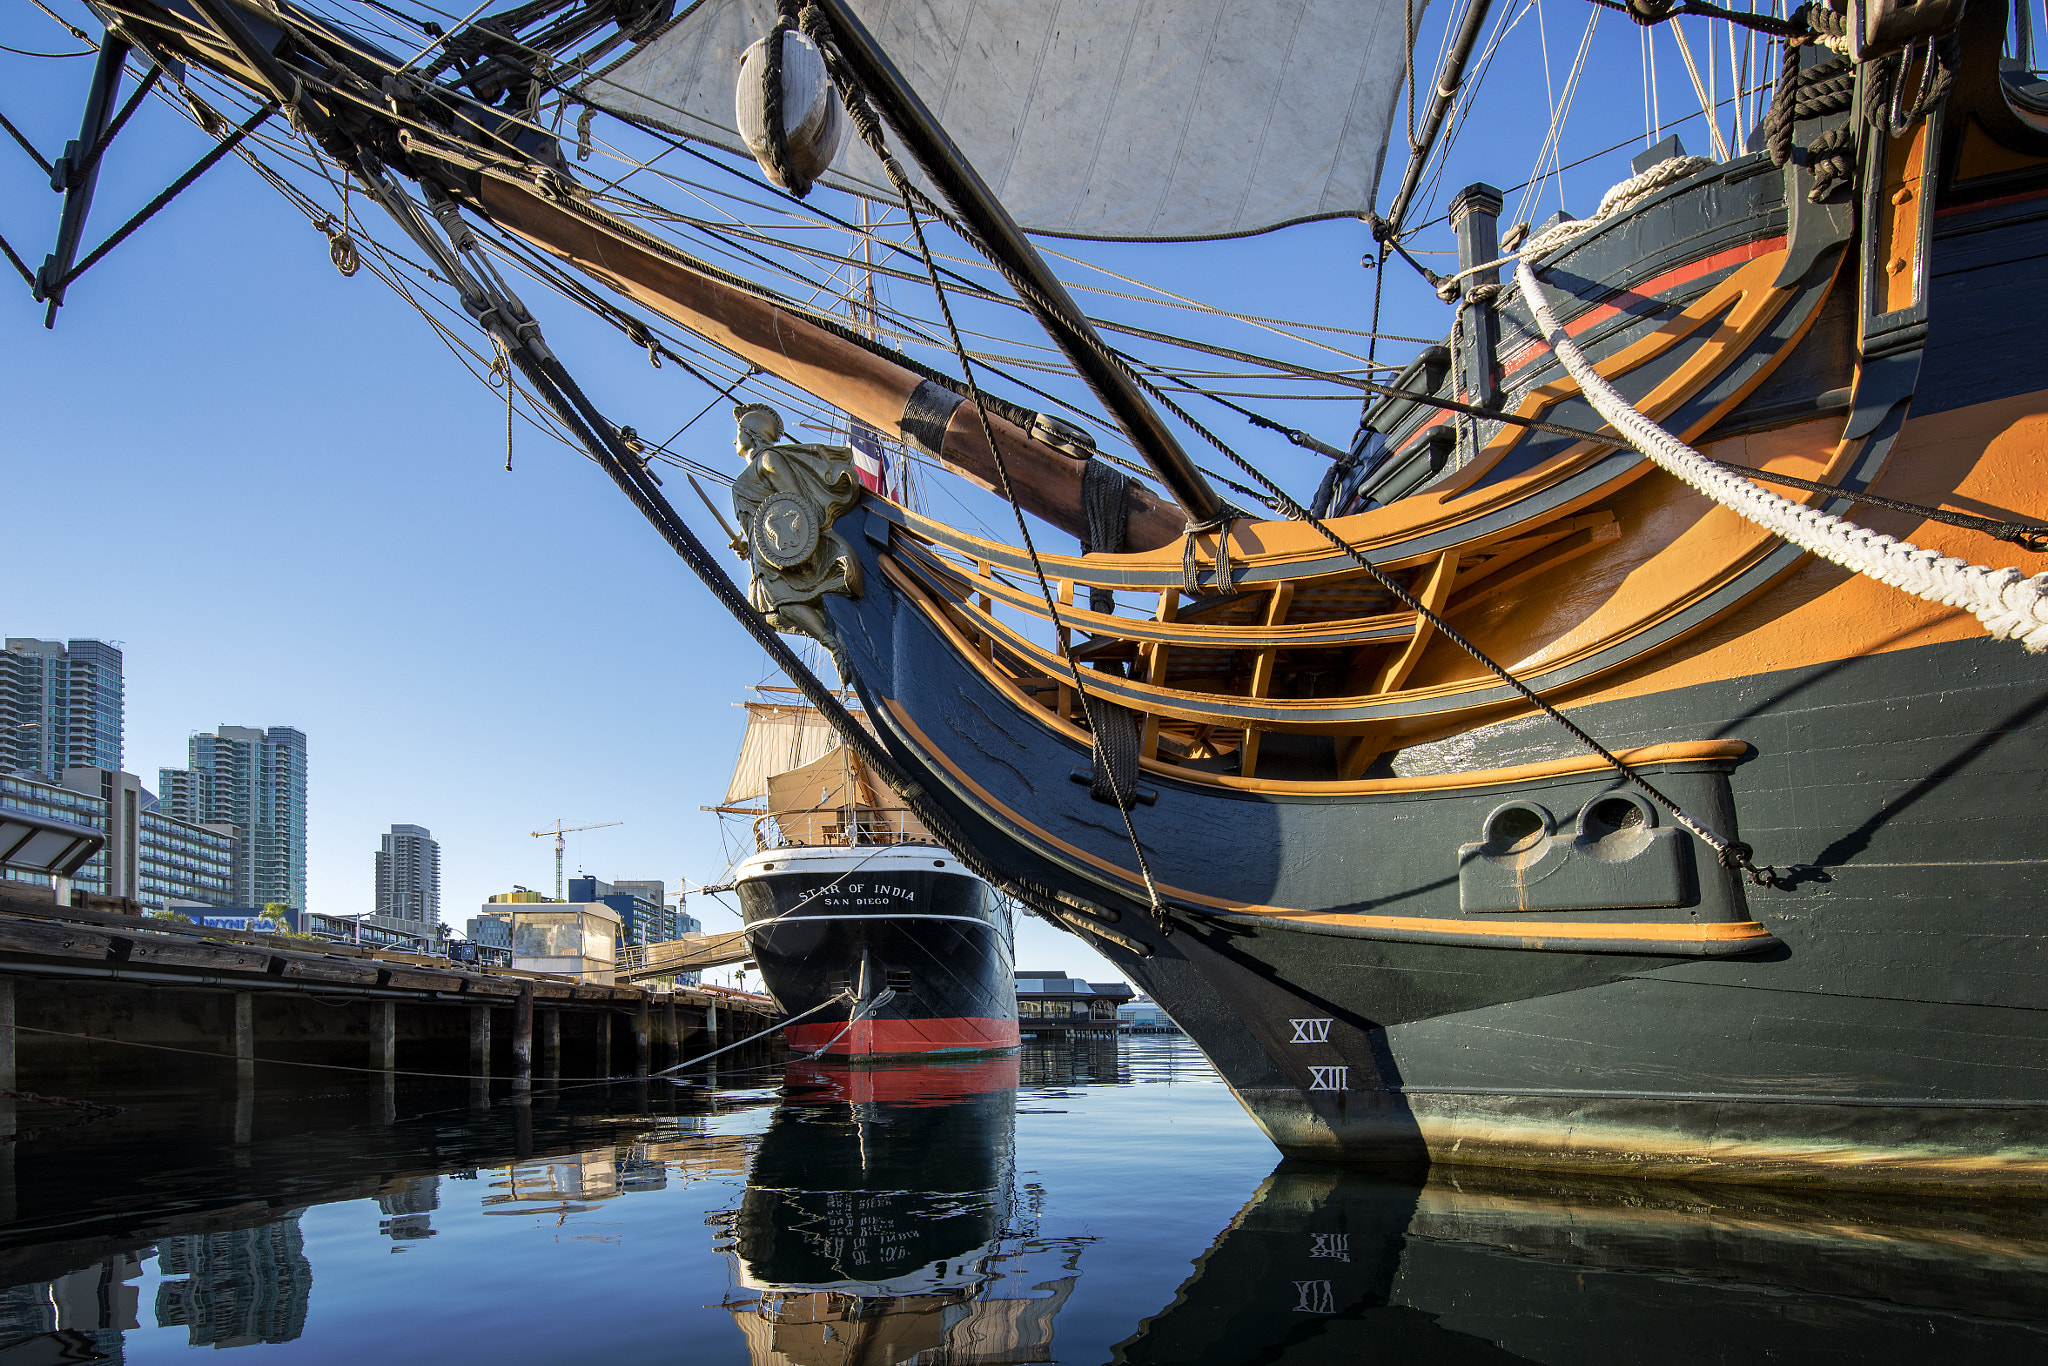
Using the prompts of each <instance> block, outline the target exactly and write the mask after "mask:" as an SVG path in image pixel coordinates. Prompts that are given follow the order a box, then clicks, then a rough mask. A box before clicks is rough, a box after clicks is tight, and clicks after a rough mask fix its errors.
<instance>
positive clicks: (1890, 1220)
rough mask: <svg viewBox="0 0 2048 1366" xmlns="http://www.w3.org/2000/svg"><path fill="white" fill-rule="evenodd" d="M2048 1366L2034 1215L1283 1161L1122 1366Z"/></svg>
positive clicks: (2043, 1258)
mask: <svg viewBox="0 0 2048 1366" xmlns="http://www.w3.org/2000/svg"><path fill="white" fill-rule="evenodd" d="M1767 1359H1768V1360H1780V1361H1793V1362H1829V1361H1838V1360H1839V1361H1843V1362H1850V1361H1855V1362H1888V1361H1923V1360H1952V1361H1968V1362H1971V1363H1973V1364H1974V1363H1982V1362H1993V1361H1996V1362H2005V1361H2012V1362H2032V1363H2039V1362H2041V1361H2043V1360H2048V1226H2044V1223H2043V1208H2042V1207H2041V1206H2039V1205H2020V1206H2018V1207H2013V1206H2010V1205H2008V1206H2005V1207H2002V1208H2001V1207H1997V1206H1992V1207H1986V1208H1981V1209H1972V1208H1971V1207H1970V1206H1969V1205H1967V1204H1961V1203H1944V1204H1943V1205H1941V1206H1938V1207H1937V1206H1931V1205H1926V1204H1921V1203H1918V1202H1912V1203H1888V1202H1880V1201H1872V1200H1868V1199H1858V1200H1847V1201H1844V1200H1838V1199H1831V1198H1828V1197H1826V1196H1817V1195H1814V1194H1812V1193H1810V1192H1808V1193H1803V1194H1802V1193H1795V1192H1781V1191H1772V1190H1768V1189H1763V1188H1742V1187H1734V1186H1725V1185H1701V1186H1680V1185H1672V1184H1665V1183H1626V1182H1616V1183H1612V1184H1606V1183H1601V1184H1593V1183H1585V1182H1578V1181H1570V1182H1563V1181H1558V1180H1554V1179H1550V1178H1545V1177H1542V1176H1536V1175H1514V1174H1509V1173H1505V1172H1477V1171H1466V1172H1459V1173H1457V1174H1455V1175H1451V1174H1447V1173H1445V1172H1444V1171H1442V1170H1440V1171H1439V1172H1438V1173H1436V1174H1434V1175H1432V1176H1431V1177H1430V1178H1429V1179H1427V1180H1426V1181H1423V1182H1419V1183H1416V1182H1406V1181H1399V1180H1389V1179H1387V1178H1384V1177H1375V1176H1372V1175H1370V1174H1366V1173H1362V1172H1356V1171H1344V1170H1340V1169H1337V1168H1331V1167H1322V1166H1310V1165H1306V1164H1295V1163H1292V1162H1286V1163H1282V1164H1281V1166H1280V1168H1279V1169H1278V1170H1277V1171H1275V1172H1274V1173H1273V1175H1272V1176H1270V1177H1268V1178H1267V1180H1266V1182H1265V1183H1264V1185H1262V1186H1261V1187H1260V1188H1259V1191H1258V1194H1256V1195H1255V1196H1253V1197H1252V1200H1251V1202H1250V1203H1249V1204H1248V1205H1246V1206H1245V1208H1244V1210H1243V1212H1242V1213H1241V1214H1239V1216H1238V1217H1237V1219H1236V1220H1235V1221H1233V1222H1232V1224H1231V1226H1230V1227H1229V1228H1228V1229H1226V1230H1225V1231H1224V1232H1223V1233H1222V1235H1221V1236H1219V1237H1218V1238H1217V1240H1216V1242H1215V1244H1214V1246H1212V1247H1211V1248H1210V1249H1209V1251H1208V1252H1206V1253H1205V1254H1203V1255H1202V1257H1201V1258H1200V1259H1199V1260H1198V1261H1197V1263H1196V1266H1195V1271H1194V1274H1193V1275H1191V1276H1190V1277H1189V1278H1188V1279H1187V1282H1186V1284H1184V1285H1183V1286H1182V1287H1181V1288H1180V1292H1179V1293H1178V1294H1177V1295H1176V1296H1175V1297H1174V1300H1173V1302H1172V1304H1171V1305H1170V1306H1168V1307H1167V1308H1166V1309H1164V1310H1163V1311H1161V1312H1159V1313H1157V1314H1155V1315H1153V1316H1152V1317H1150V1318H1148V1319H1146V1320H1145V1321H1144V1322H1143V1323H1142V1324H1140V1325H1139V1326H1138V1329H1137V1331H1136V1332H1135V1333H1134V1334H1132V1336H1131V1337H1130V1338H1128V1339H1127V1340H1125V1341H1124V1342H1122V1343H1120V1344H1118V1345H1117V1347H1116V1349H1115V1354H1114V1357H1113V1360H1114V1361H1116V1362H1118V1363H1128V1366H1166V1363H1173V1366H1206V1364H1209V1363H1213V1364H1214V1366H1225V1364H1226V1363H1228V1364H1229V1366H1237V1364H1238V1363H1243V1362H1250V1361H1259V1362H1267V1363H1280V1364H1282V1366H1287V1364H1294V1363H1311V1362H1313V1363H1321V1362H1336V1361H1360V1360H1388V1361H1394V1360H1406V1361H1427V1362H1431V1363H1464V1362H1470V1363H1489V1362H1511V1361H1540V1362H1580V1361H1586V1362H1625V1361H1656V1362H1659V1363H1679V1362H1744V1361H1762V1360H1767Z"/></svg>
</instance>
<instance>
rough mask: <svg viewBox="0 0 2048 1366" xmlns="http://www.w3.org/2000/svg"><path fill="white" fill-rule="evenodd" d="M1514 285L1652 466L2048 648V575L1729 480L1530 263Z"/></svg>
mask: <svg viewBox="0 0 2048 1366" xmlns="http://www.w3.org/2000/svg"><path fill="white" fill-rule="evenodd" d="M1515 284H1516V286H1517V287H1518V288H1519V289H1520V290H1521V294H1522V301H1523V302H1524V303H1525V304H1526V305H1527V306H1528V308H1529V311H1530V313H1531V314H1533V315H1534V316H1535V319H1536V325H1537V327H1538V328H1540V329H1541V330H1542V332H1543V334H1544V336H1545V337H1546V338H1548V340H1549V343H1550V348H1551V350H1552V351H1554V352H1555V353H1556V354H1557V358H1558V359H1559V360H1560V361H1562V362H1563V363H1564V367H1565V369H1566V370H1567V371H1568V372H1570V374H1571V377H1572V378H1573V379H1574V380H1576V381H1578V384H1579V388H1580V390H1581V391H1582V392H1583V393H1584V394H1585V395H1586V398H1587V400H1588V401H1589V402H1591V403H1592V405H1593V407H1594V408H1595V409H1596V410H1598V412H1599V414H1600V416H1601V417H1603V418H1605V419H1606V420H1607V421H1608V423H1609V424H1611V425H1612V426H1613V427H1614V429H1615V430H1616V431H1617V432H1619V433H1620V434H1621V436H1622V438H1623V439H1624V440H1626V441H1627V442H1628V444H1630V445H1632V446H1634V447H1635V448H1636V449H1637V450H1639V451H1641V452H1642V453H1643V454H1644V455H1647V456H1648V457H1649V458H1650V459H1651V460H1652V461H1654V462H1655V463H1656V465H1657V466H1658V468H1660V469H1662V470H1664V471H1665V472H1667V473H1669V474H1671V475H1672V476H1674V477H1675V478H1677V479H1679V480H1680V481H1682V482H1683V483H1685V484H1687V485H1688V486H1690V487H1692V488H1694V489H1696V490H1698V491H1699V492H1701V493H1703V494H1705V495H1706V496H1707V497H1709V498H1711V499H1713V500H1714V501H1715V502H1716V503H1719V504H1720V505H1721V506H1722V507H1725V508H1727V509H1729V510H1730V511H1732V512H1734V513H1736V514H1737V515H1739V516H1741V517H1744V518H1746V519H1748V520H1749V521H1751V522H1754V523H1756V524H1757V525H1758V526H1760V527H1763V528H1764V529H1765V530H1767V531H1769V532H1771V533H1772V534H1773V535H1776V536H1779V537H1782V538H1783V539H1784V540H1786V541H1789V542H1791V543H1792V544H1793V545H1796V546H1798V547H1799V548H1800V549H1801V550H1805V551H1809V552H1811V553H1812V554H1815V555H1818V556H1820V557H1821V558H1822V559H1824V560H1828V561H1831V562H1833V563H1835V564H1838V565H1841V566H1842V567H1843V568H1844V569H1848V570H1850V571H1852V572H1854V573H1858V574H1862V575H1865V576H1866V577H1869V578H1873V579H1876V580H1877V581H1878V582H1879V583H1884V584H1889V585H1891V586H1892V587H1894V588H1898V589H1902V590H1904V591H1905V592H1908V593H1911V594H1912V595H1913V596H1915V597H1917V598H1922V599H1925V600H1926V601H1928V602H1936V603H1940V604H1942V605H1943V606H1945V607H1960V608H1962V609H1964V610H1965V611H1967V612H1969V613H1970V614H1971V615H1972V616H1974V617H1976V618H1977V620H1978V621H1980V622H1982V623H1983V625H1984V629H1985V630H1986V631H1987V632H1988V633H1989V634H1990V635H1991V637H1992V638H1993V639H1994V640H2018V641H2019V642H2020V643H2021V644H2022V645H2024V646H2025V647H2026V649H2027V651H2028V652H2029V653H2030V654H2038V653H2040V652H2041V651H2042V650H2044V649H2048V574H2039V575H2035V576H2034V577H2033V578H2028V577H2027V576H2026V575H2024V574H2022V573H2021V572H2020V571H2019V570H2017V569H1991V568H1987V567H1985V566H1983V565H1975V564H1969V563H1966V562H1965V561H1963V560H1959V559H1954V558H1952V557H1949V556H1944V555H1942V554H1941V553H1940V552H1939V551H1934V550H1926V549H1923V548H1921V547H1920V546H1916V545H1913V544H1911V543H1910V542H1907V541H1901V540H1897V539H1895V538H1893V537H1890V536H1885V535H1882V534H1880V533H1878V532H1875V531H1871V530H1869V529H1868V528H1866V527H1860V526H1857V525H1856V524H1855V523H1853V522H1848V521H1845V520H1843V519H1842V518H1840V517H1835V516H1832V515H1830V514H1828V513H1825V512H1822V511H1821V510H1820V509H1818V508H1812V507H1806V506H1804V505H1802V504H1799V503H1794V502H1791V501H1789V500H1787V499H1784V498H1780V497H1779V496H1778V495H1777V494H1775V493H1770V492H1767V491H1766V490H1764V489H1760V488H1758V487H1757V486H1756V485H1755V484H1752V483H1750V482H1749V481H1748V480H1747V479H1742V478H1739V477H1737V476H1736V475H1733V474H1729V473H1728V472H1727V471H1725V470H1722V469H1720V468H1719V467H1718V466H1716V465H1715V464H1714V463H1713V462H1712V461H1710V460H1708V459H1706V458H1705V457H1704V456H1702V455H1701V454H1700V453H1699V452H1698V451H1695V450H1693V449H1692V448H1691V447H1690V446H1688V445H1686V444H1685V443H1684V442H1682V441H1680V440H1679V439H1678V438H1677V437H1675V436H1673V435H1671V433H1669V432H1667V431H1665V430H1664V429H1663V428H1662V427H1659V426H1658V425H1657V424H1656V423H1654V422H1652V421H1651V420H1650V419H1649V418H1647V417H1645V416H1643V414H1642V413H1640V412H1638V411H1637V410H1636V409H1635V408H1634V407H1632V406H1631V405H1630V404H1629V402H1628V400H1627V399H1625V398H1623V397H1622V396H1621V394H1620V393H1618V392H1617V391H1616V390H1615V388H1614V386H1612V385H1610V384H1609V383H1608V382H1607V381H1606V380H1605V379H1603V378H1602V377H1601V375H1600V372H1599V371H1598V370H1596V369H1594V368H1593V363H1592V362H1591V361H1589V360H1587V359H1586V354H1585V353H1584V352H1583V351H1581V350H1579V348H1578V345H1577V343H1575V342H1573V341H1572V339H1571V338H1570V337H1569V336H1567V335H1566V334H1565V331H1564V329H1563V328H1562V327H1560V326H1558V322H1557V317H1556V315H1555V314H1553V313H1552V312H1551V310H1550V304H1549V302H1548V301H1547V300H1546V299H1545V298H1544V295H1543V288H1542V286H1541V285H1540V284H1538V283H1537V280H1536V272H1535V271H1534V270H1532V269H1531V268H1530V266H1529V263H1528V261H1526V260H1524V261H1522V262H1521V263H1519V264H1518V265H1517V266H1516V267H1515Z"/></svg>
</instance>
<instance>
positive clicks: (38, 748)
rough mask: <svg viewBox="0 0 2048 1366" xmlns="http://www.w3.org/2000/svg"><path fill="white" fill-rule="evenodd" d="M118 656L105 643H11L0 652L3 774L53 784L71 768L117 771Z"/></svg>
mask: <svg viewBox="0 0 2048 1366" xmlns="http://www.w3.org/2000/svg"><path fill="white" fill-rule="evenodd" d="M122 710H123V692H122V683H121V652H120V651H119V650H117V649H115V648H114V647H113V646H112V645H109V644H107V643H106V642H105V641H103V640H73V641H57V640H35V639H32V638H30V637H26V636H9V637H7V641H6V646H5V648H4V649H0V772H10V771H11V772H14V773H18V774H22V775H25V776H27V777H31V778H38V779H41V780H42V781H43V782H47V783H54V782H56V781H57V780H58V778H60V777H61V776H62V775H63V772H64V770H65V769H67V768H73V767H78V766H81V765H89V766H91V767H95V768H108V769H115V770H119V769H120V767H121V725H122Z"/></svg>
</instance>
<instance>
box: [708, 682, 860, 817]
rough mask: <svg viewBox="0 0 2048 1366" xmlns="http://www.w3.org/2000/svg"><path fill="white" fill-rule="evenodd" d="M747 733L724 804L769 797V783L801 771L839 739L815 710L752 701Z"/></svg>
mask: <svg viewBox="0 0 2048 1366" xmlns="http://www.w3.org/2000/svg"><path fill="white" fill-rule="evenodd" d="M746 705H747V733H746V734H745V735H744V736H742V737H741V738H740V756H739V758H738V759H736V760H734V761H733V766H732V781H731V782H730V783H728V784H726V789H725V804H726V805H727V806H730V805H732V804H733V803H734V802H750V801H753V800H754V799H756V798H758V797H765V796H767V795H768V780H769V778H771V777H773V776H774V775H775V774H778V773H787V772H789V771H790V770H791V769H796V768H802V767H803V766H804V765H806V764H808V763H810V762H811V761H812V760H814V759H817V758H818V757H819V756H821V755H823V754H825V753H826V752H827V751H829V750H832V749H835V748H837V747H838V744H839V737H838V735H837V734H835V733H834V732H833V730H832V726H831V723H830V722H828V721H826V720H825V718H824V717H822V716H820V715H818V712H817V709H816V708H815V707H801V706H796V707H789V706H782V705H779V704H777V703H773V702H749V703H747V704H746Z"/></svg>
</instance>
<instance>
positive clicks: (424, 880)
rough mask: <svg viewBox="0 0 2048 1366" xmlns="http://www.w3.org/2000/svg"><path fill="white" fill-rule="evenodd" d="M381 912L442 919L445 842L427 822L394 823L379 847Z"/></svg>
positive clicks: (426, 920)
mask: <svg viewBox="0 0 2048 1366" xmlns="http://www.w3.org/2000/svg"><path fill="white" fill-rule="evenodd" d="M377 915H378V916H380V917H383V918H386V919H390V920H413V921H419V922H423V923H437V922H439V920H440V919H441V845H440V843H439V842H438V841H436V840H435V839H434V835H433V832H432V831H430V830H428V829H427V828H426V827H425V826H423V825H394V826H392V827H391V833H390V834H388V835H385V836H384V837H383V844H382V847H381V848H379V849H378V850H377Z"/></svg>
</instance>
